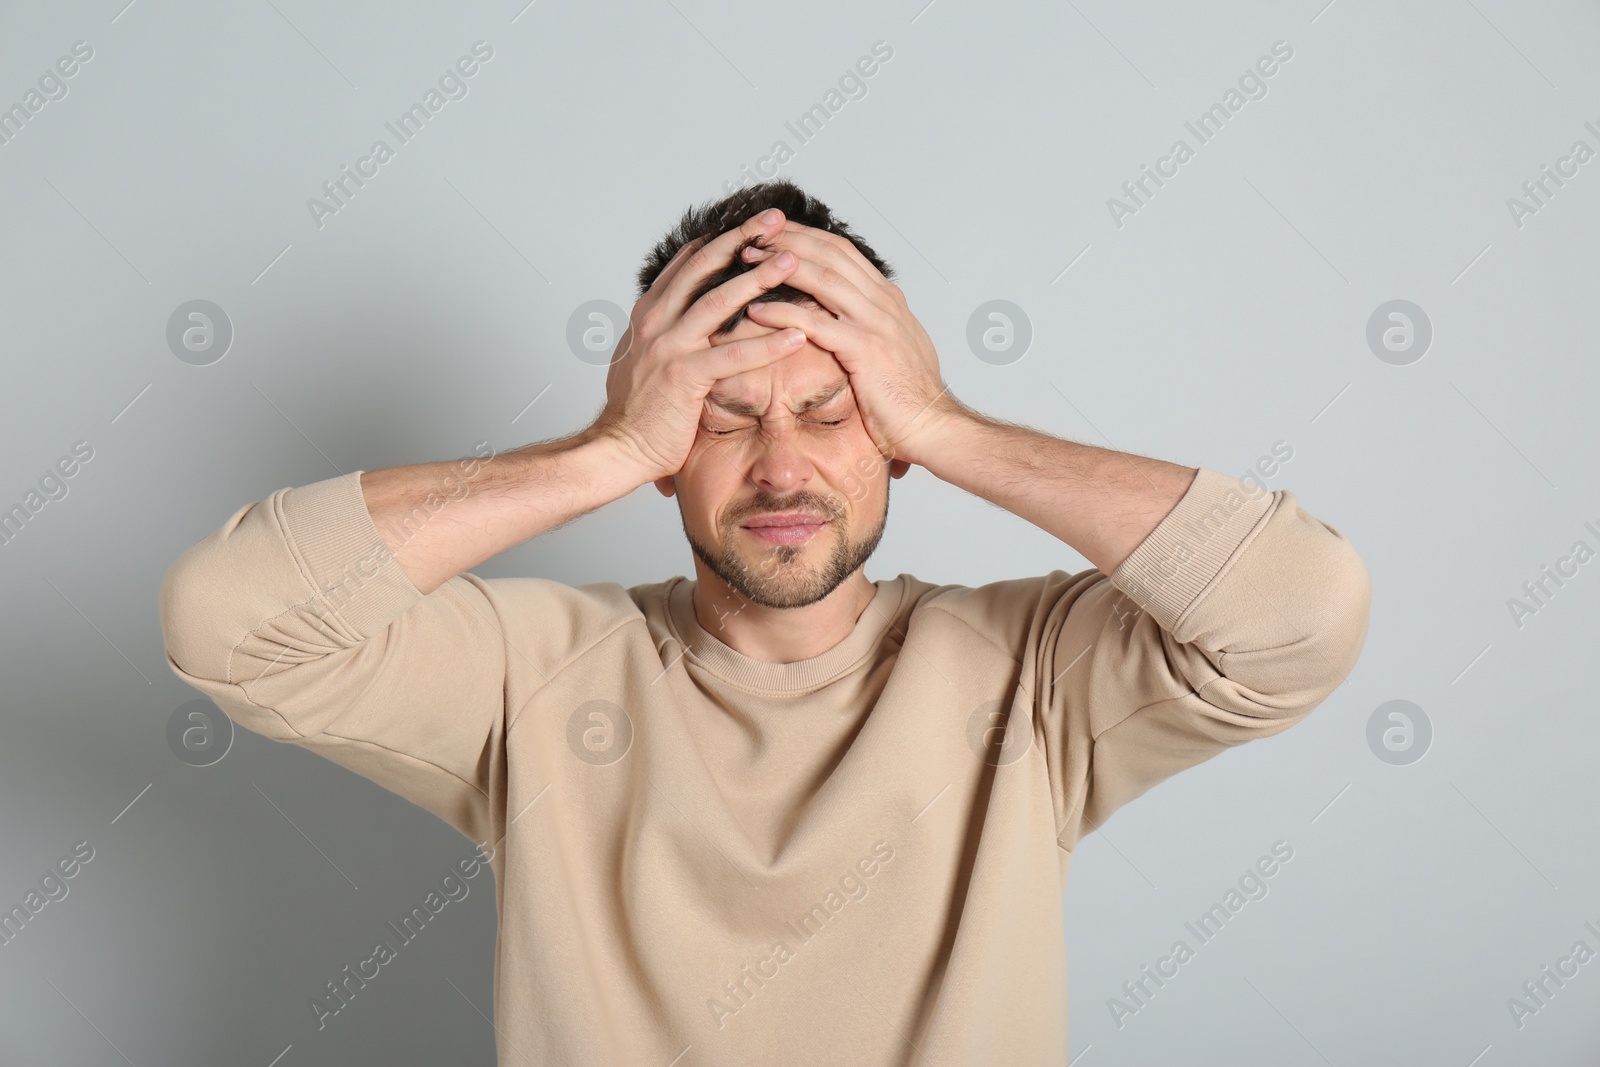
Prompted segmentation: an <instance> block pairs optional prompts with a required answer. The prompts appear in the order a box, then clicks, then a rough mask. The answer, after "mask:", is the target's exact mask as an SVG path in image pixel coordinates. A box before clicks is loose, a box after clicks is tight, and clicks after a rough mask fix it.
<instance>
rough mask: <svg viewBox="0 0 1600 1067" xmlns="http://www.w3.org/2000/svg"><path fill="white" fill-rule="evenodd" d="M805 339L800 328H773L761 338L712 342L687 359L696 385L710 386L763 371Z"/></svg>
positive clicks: (789, 353) (790, 352)
mask: <svg viewBox="0 0 1600 1067" xmlns="http://www.w3.org/2000/svg"><path fill="white" fill-rule="evenodd" d="M805 341H806V335H805V334H804V333H803V332H802V331H800V330H773V331H772V332H770V333H764V334H761V335H760V336H758V337H746V338H743V339H741V340H738V341H728V342H725V343H724V344H720V345H712V346H711V347H710V348H706V349H702V350H701V351H699V352H693V353H690V354H689V355H688V356H687V357H686V358H687V360H688V363H689V367H690V369H691V371H692V373H693V374H694V378H695V381H696V384H697V385H704V386H705V387H706V388H707V389H709V388H710V387H711V385H712V383H714V382H716V381H718V380H719V379H722V378H732V377H733V376H734V375H736V374H744V373H745V372H746V371H753V370H760V369H761V368H762V367H765V366H769V365H770V364H773V363H776V362H778V360H780V359H783V358H785V357H787V356H791V355H793V354H794V353H795V352H797V351H799V349H800V346H801V345H803V344H805Z"/></svg>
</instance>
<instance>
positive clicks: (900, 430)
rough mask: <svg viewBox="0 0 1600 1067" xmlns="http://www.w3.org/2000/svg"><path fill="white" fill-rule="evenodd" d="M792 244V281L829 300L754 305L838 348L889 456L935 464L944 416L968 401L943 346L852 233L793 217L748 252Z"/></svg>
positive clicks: (765, 252)
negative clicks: (795, 261) (945, 371)
mask: <svg viewBox="0 0 1600 1067" xmlns="http://www.w3.org/2000/svg"><path fill="white" fill-rule="evenodd" d="M783 249H788V250H789V251H791V252H793V253H794V254H795V256H797V257H798V258H799V260H800V265H799V267H798V268H797V269H796V270H795V272H794V274H792V275H791V276H790V277H788V278H787V279H785V281H784V284H785V285H789V286H793V287H794V288H796V289H799V290H802V291H803V292H805V293H808V294H810V295H811V296H812V297H814V298H815V299H816V300H817V302H818V303H819V304H821V305H822V307H821V308H808V307H802V306H800V305H798V304H790V303H786V302H782V301H758V302H757V303H754V304H751V305H750V306H749V307H748V308H746V309H745V314H746V315H748V316H749V317H750V319H751V321H752V322H755V323H758V324H759V325H762V326H770V327H772V328H773V329H784V328H786V327H789V326H794V327H798V328H799V329H801V330H803V331H805V335H806V338H807V339H808V340H810V341H811V342H812V343H813V344H815V345H816V346H817V347H818V348H822V349H824V350H826V351H829V352H832V353H833V356H834V358H835V359H836V360H838V361H839V365H840V366H842V367H843V368H844V369H845V372H846V373H847V374H849V375H850V389H851V391H852V392H853V393H854V394H855V400H856V409H857V410H858V411H859V412H860V413H861V417H862V420H863V422H864V423H865V426H866V430H867V433H868V435H869V436H870V437H871V438H872V440H873V442H874V443H875V444H877V446H878V451H879V452H880V453H881V454H882V455H883V457H884V459H885V460H891V459H897V460H901V461H904V462H907V463H916V464H918V465H919V466H926V465H927V464H926V459H927V457H928V456H929V454H930V450H931V449H933V448H934V447H936V444H937V440H938V427H939V425H940V424H941V422H942V421H943V420H944V419H946V418H948V417H950V416H952V415H956V414H959V413H960V412H962V411H964V410H965V409H964V408H963V407H962V405H961V404H960V403H959V402H958V401H957V400H956V399H955V398H954V397H953V396H951V395H950V391H949V387H948V386H946V385H945V384H944V382H943V380H942V379H941V377H940V374H939V354H938V351H937V350H936V349H935V348H934V345H933V340H932V339H931V338H930V337H929V336H928V333H927V331H926V330H924V329H923V328H922V323H920V322H918V321H917V317H916V316H915V315H913V314H912V313H911V309H910V307H909V306H908V305H907V303H906V298H905V294H904V293H903V292H901V291H900V287H899V286H897V285H895V284H894V283H893V282H891V281H890V280H889V279H887V278H885V277H884V276H883V274H882V272H880V271H879V270H878V269H877V268H876V267H874V266H873V265H872V264H871V263H870V262H869V261H868V260H867V258H866V257H865V256H863V255H862V254H861V252H860V250H859V249H857V248H856V246H855V245H853V244H851V243H850V242H849V241H848V240H846V239H845V238H843V237H840V236H839V235H837V234H833V233H829V232H828V231H826V230H819V229H816V228H815V227H811V226H805V225H802V224H800V223H797V222H792V221H788V220H786V221H785V222H784V224H783V229H782V230H780V231H779V232H778V234H777V236H776V237H773V238H771V239H769V240H768V241H767V243H766V247H765V248H764V249H757V248H749V249H746V251H745V257H744V258H745V261H746V262H749V263H759V262H761V261H762V260H763V259H765V258H768V257H770V256H775V255H777V254H778V253H779V252H780V251H782V250H783Z"/></svg>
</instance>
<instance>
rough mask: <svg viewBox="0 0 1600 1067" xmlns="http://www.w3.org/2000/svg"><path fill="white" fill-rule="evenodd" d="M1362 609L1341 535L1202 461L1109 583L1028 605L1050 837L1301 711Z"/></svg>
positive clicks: (1348, 642) (1337, 671)
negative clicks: (1041, 617) (1038, 613)
mask: <svg viewBox="0 0 1600 1067" xmlns="http://www.w3.org/2000/svg"><path fill="white" fill-rule="evenodd" d="M1057 573H1060V572H1057ZM1371 602H1372V590H1371V584H1370V580H1369V578H1368V574H1367V570H1366V567H1365V565H1364V564H1363V563H1362V561H1361V558H1360V557H1359V556H1358V555H1357V553H1356V551H1355V549H1354V547H1352V545H1351V544H1350V541H1349V540H1348V539H1347V538H1346V537H1345V536H1344V535H1343V534H1342V533H1340V532H1339V531H1338V530H1337V529H1335V528H1334V527H1332V526H1330V525H1328V524H1327V523H1325V522H1322V521H1321V520H1319V519H1317V518H1315V517H1314V516H1312V515H1310V514H1308V513H1307V512H1306V511H1304V510H1302V509H1301V508H1300V506H1299V504H1298V502H1297V500H1296V498H1295V495H1294V493H1292V492H1290V491H1288V490H1278V491H1276V492H1268V491H1266V490H1265V489H1263V488H1261V487H1259V486H1254V485H1250V484H1248V483H1246V482H1243V481H1241V480H1239V479H1236V478H1233V477H1230V476H1228V475H1224V474H1221V473H1218V472H1216V471H1212V470H1208V469H1206V468H1200V470H1199V471H1198V473H1197V474H1196V476H1195V479H1194V481H1193V483H1191V485H1190V487H1189V489H1188V491H1187V492H1186V493H1185V494H1184V496H1183V497H1182V499H1180V500H1179V501H1178V503H1177V505H1176V506H1175V507H1174V508H1173V510H1172V511H1171V513H1169V514H1168V515H1167V516H1166V518H1164V519H1163V520H1162V521H1161V522H1160V523H1159V524H1157V526H1156V528H1155V529H1154V530H1152V531H1151V533H1150V534H1149V536H1147V537H1146V538H1145V540H1144V541H1142V542H1141V543H1140V544H1139V546H1138V547H1137V548H1135V549H1134V551H1133V552H1132V553H1131V554H1130V555H1129V556H1128V558H1127V559H1126V560H1124V561H1123V563H1122V564H1121V565H1120V566H1118V567H1117V569H1116V571H1115V572H1114V573H1113V574H1112V575H1110V576H1109V578H1108V577H1107V576H1105V575H1103V574H1101V573H1100V572H1099V571H1098V570H1090V571H1086V572H1082V573H1081V574H1079V575H1069V576H1064V577H1063V579H1062V581H1061V583H1060V585H1059V587H1058V588H1057V589H1056V590H1054V592H1053V594H1051V591H1049V590H1048V589H1047V596H1046V597H1045V599H1044V600H1043V601H1042V602H1041V603H1042V610H1044V612H1045V615H1046V618H1045V622H1044V625H1043V626H1042V627H1040V628H1039V629H1038V630H1037V631H1036V633H1037V634H1038V635H1039V638H1040V650H1039V655H1038V656H1037V657H1036V659H1035V663H1036V665H1037V668H1038V677H1037V679H1036V686H1037V688H1036V690H1035V691H1036V692H1037V693H1038V694H1039V699H1038V703H1037V706H1036V708H1035V712H1036V719H1035V725H1036V728H1037V731H1038V736H1039V740H1040V742H1041V744H1042V745H1043V747H1044V750H1045V755H1046V760H1047V762H1048V765H1049V771H1050V778H1051V788H1052V792H1053V794H1054V800H1055V803H1056V805H1057V817H1058V820H1059V823H1058V824H1059V825H1060V827H1061V831H1060V835H1059V836H1058V838H1057V842H1058V843H1059V844H1060V846H1061V847H1062V848H1064V849H1067V850H1069V851H1070V850H1071V849H1072V848H1073V846H1074V845H1075V844H1076V843H1077V842H1078V841H1079V840H1080V839H1082V838H1083V837H1084V836H1086V835H1087V834H1089V833H1092V832H1093V831H1094V830H1096V829H1098V828H1099V827H1100V826H1101V825H1102V824H1103V823H1104V822H1105V821H1106V819H1107V818H1109V817H1110V816H1111V814H1112V813H1113V812H1114V811H1116V810H1117V809H1118V808H1119V807H1121V806H1122V805H1123V804H1126V803H1127V802H1128V801H1130V800H1133V799H1134V798H1135V797H1138V796H1139V795H1140V794H1142V793H1144V792H1145V791H1146V790H1148V789H1149V788H1150V787H1151V786H1153V785H1155V784H1156V783H1158V782H1160V781H1162V780H1164V779H1166V778H1169V777H1171V776H1172V775H1174V774H1176V773H1178V772H1179V771H1181V770H1183V769H1185V768H1187V767H1192V766H1194V765H1196V764H1199V763H1202V762H1204V761H1205V760H1207V759H1209V758H1211V757H1212V756H1214V755H1216V754H1217V753H1218V752H1221V751H1222V750H1223V749H1226V748H1230V747H1232V746H1234V745H1239V744H1243V743H1244V742H1246V741H1249V740H1252V739H1254V738H1258V737H1268V736H1271V735H1272V734H1276V733H1280V732H1282V731H1283V730H1286V729H1288V728H1289V727H1290V726H1292V725H1294V724H1295V723H1297V722H1299V721H1300V720H1301V719H1303V718H1305V717H1306V716H1307V715H1309V714H1310V713H1311V711H1312V710H1313V709H1314V708H1316V707H1317V705H1318V704H1320V703H1322V701H1323V700H1325V699H1326V698H1327V697H1328V696H1329V694H1331V693H1332V692H1333V691H1334V690H1335V689H1336V688H1338V686H1339V685H1340V684H1342V683H1343V681H1344V679H1345V677H1346V676H1347V675H1348V674H1349V673H1350V671H1351V670H1352V669H1353V668H1354V666H1355V663H1356V660H1357V658H1358V657H1359V656H1360V654H1361V650H1362V647H1363V646H1364V644H1365V642H1366V635H1367V623H1368V617H1369V613H1370V608H1371Z"/></svg>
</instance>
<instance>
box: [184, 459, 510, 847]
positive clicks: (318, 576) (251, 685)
mask: <svg viewBox="0 0 1600 1067" xmlns="http://www.w3.org/2000/svg"><path fill="white" fill-rule="evenodd" d="M361 474H362V472H361V471H355V472H353V473H351V474H347V475H343V476H341V477H338V478H330V479H328V480H326V481H322V482H316V483H313V484H310V485H306V486H301V487H298V488H290V489H280V490H278V491H276V492H274V493H273V494H272V495H271V496H269V497H268V498H267V499H265V500H263V501H259V502H256V503H253V504H248V505H246V506H245V507H243V508H240V509H239V510H238V511H237V512H235V513H234V514H233V515H232V516H231V517H230V518H229V519H228V520H227V522H225V523H223V524H222V526H221V528H220V529H217V530H215V531H213V532H212V533H210V534H208V535H207V536H206V537H205V538H203V539H202V540H200V541H199V542H198V543H196V544H195V545H193V546H192V547H190V548H189V549H187V550H186V551H185V552H184V553H183V554H182V555H181V556H179V557H178V559H177V561H176V562H174V563H173V565H172V566H171V567H170V568H169V569H168V570H167V572H166V574H165V576H164V577H163V578H162V582H161V592H160V614H161V628H162V634H163V638H164V640H165V643H166V650H167V663H168V666H170V667H171V668H172V671H173V673H175V674H176V675H177V676H178V677H179V678H181V679H182V680H183V681H185V682H187V683H189V685H191V686H193V687H194V688H196V689H198V690H199V691H200V692H201V693H203V694H205V695H206V696H208V697H210V698H211V699H212V700H213V701H214V702H215V703H216V704H217V706H218V707H219V708H220V709H222V711H223V712H225V713H226V714H227V715H228V717H229V718H231V719H232V720H233V721H234V722H236V723H238V724H239V725H240V726H243V727H245V728H246V729H248V730H252V731H254V732H255V733H259V734H262V735H264V736H266V737H269V738H272V739H273V740H275V741H285V742H289V743H292V744H295V745H299V746H301V747H304V748H308V749H311V750H312V751H314V752H316V753H318V754H319V755H321V756H324V757H326V758H327V759H329V760H332V761H333V762H335V763H338V764H340V765H341V766H343V767H346V768H347V769H350V770H353V771H355V772H356V773H358V774H360V775H362V776H363V777H366V778H368V779H371V780H372V781H375V782H376V783H378V784H379V785H381V786H383V787H384V788H386V789H389V790H390V791H392V792H395V793H398V794H400V795H401V796H403V797H405V798H406V799H408V800H410V801H412V802H413V803H415V804H417V805H419V806H421V807H423V808H425V809H427V810H428V811H431V812H433V813H434V814H435V815H438V816H439V817H440V818H442V819H443V820H444V821H445V822H447V823H449V824H450V825H451V826H454V827H455V828H456V829H458V830H460V831H461V832H462V833H464V834H466V835H467V836H468V837H469V838H472V839H473V840H475V841H483V840H493V839H494V838H493V837H492V836H491V835H490V831H491V830H492V829H493V827H492V826H491V822H492V819H493V816H492V814H491V812H492V811H493V810H494V809H493V807H492V805H491V797H492V796H493V795H494V794H495V793H496V792H497V791H499V790H502V789H503V787H504V776H503V774H502V772H501V769H500V768H501V766H502V764H503V762H504V740H505V731H506V696H505V694H506V677H505V676H506V658H507V653H506V644H505V639H504V637H503V627H502V625H501V621H500V619H499V618H498V617H497V611H496V602H495V597H494V596H493V594H492V590H491V589H490V588H489V583H486V582H484V581H483V580H481V579H479V578H477V577H476V576H474V575H471V574H464V575H460V576H457V577H455V578H452V579H450V580H449V581H447V582H445V583H444V584H443V585H441V586H440V587H439V588H437V589H435V590H434V591H433V592H432V593H429V594H428V595H426V596H424V595H423V594H422V593H420V592H419V591H418V590H417V588H416V586H415V585H413V584H412V583H411V580H410V579H409V578H408V577H407V575H406V574H405V572H404V571H403V570H402V569H401V567H400V564H399V562H398V561H397V560H396V559H395V558H394V555H393V553H392V552H391V551H390V550H389V548H388V546H387V544H386V543H385V542H384V540H383V538H382V536H381V535H380V534H379V532H378V530H377V527H376V526H375V525H374V523H373V521H372V517H371V515H370V513H369V512H368V510H367V507H366V502H365V499H364V498H363V496H362V492H361V482H360V478H361Z"/></svg>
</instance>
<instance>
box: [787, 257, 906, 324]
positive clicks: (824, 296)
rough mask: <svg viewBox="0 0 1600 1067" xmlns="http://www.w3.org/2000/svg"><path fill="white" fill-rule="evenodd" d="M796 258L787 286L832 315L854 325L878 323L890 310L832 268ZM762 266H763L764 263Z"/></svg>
mask: <svg viewBox="0 0 1600 1067" xmlns="http://www.w3.org/2000/svg"><path fill="white" fill-rule="evenodd" d="M774 258H776V257H774ZM799 258H800V261H799V264H798V265H797V266H796V267H795V269H794V270H793V271H792V272H791V273H790V275H789V277H788V280H787V282H786V284H788V285H790V286H792V287H794V288H796V289H799V290H800V291H801V292H803V293H806V294H808V295H810V296H812V297H815V298H816V300H817V301H818V302H819V303H820V304H822V306H823V307H825V308H827V309H828V310H829V311H831V312H833V313H834V314H835V315H839V316H841V317H843V318H847V319H850V320H852V321H853V322H856V323H867V322H876V321H878V320H879V319H880V318H881V316H883V315H886V314H888V313H890V311H891V310H892V307H893V306H892V305H891V304H889V303H888V302H886V301H885V300H883V298H881V297H880V298H877V299H874V298H873V297H872V296H871V295H869V294H868V293H864V292H862V291H861V289H859V288H858V287H857V286H856V284H855V282H853V281H851V280H850V279H849V278H848V277H846V276H845V275H843V274H841V273H840V272H839V271H838V270H836V269H835V268H833V267H831V266H827V265H825V264H821V263H818V262H817V261H816V260H814V259H807V258H806V257H805V256H804V255H801V256H800V257H799ZM761 266H763V267H764V266H766V263H762V264H761Z"/></svg>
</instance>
